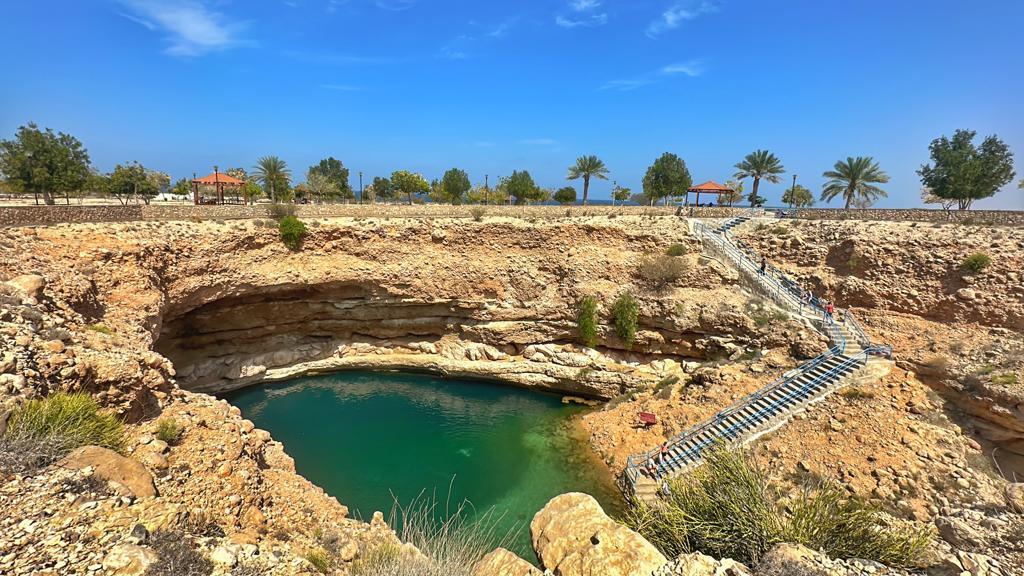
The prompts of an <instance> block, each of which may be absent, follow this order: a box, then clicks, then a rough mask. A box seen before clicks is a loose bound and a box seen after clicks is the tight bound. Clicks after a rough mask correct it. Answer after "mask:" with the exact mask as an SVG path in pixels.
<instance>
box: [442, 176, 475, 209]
mask: <svg viewBox="0 0 1024 576" xmlns="http://www.w3.org/2000/svg"><path fill="white" fill-rule="evenodd" d="M472 187H473V186H472V184H470V183H469V174H466V171H465V170H459V169H458V168H451V169H449V170H448V171H447V172H445V173H444V176H442V177H441V193H442V195H443V196H444V198H445V200H446V201H447V202H450V203H452V204H462V201H463V200H465V198H466V194H467V193H468V192H469V189H470V188H472Z"/></svg>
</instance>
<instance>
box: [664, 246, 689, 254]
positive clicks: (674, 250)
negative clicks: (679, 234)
mask: <svg viewBox="0 0 1024 576" xmlns="http://www.w3.org/2000/svg"><path fill="white" fill-rule="evenodd" d="M684 254H686V246H683V245H682V244H672V245H671V246H669V247H668V248H666V249H665V255H666V256H682V255H684Z"/></svg>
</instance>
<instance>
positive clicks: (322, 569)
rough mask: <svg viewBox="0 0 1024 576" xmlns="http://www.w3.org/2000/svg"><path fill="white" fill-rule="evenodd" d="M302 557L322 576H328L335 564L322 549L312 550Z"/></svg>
mask: <svg viewBox="0 0 1024 576" xmlns="http://www.w3.org/2000/svg"><path fill="white" fill-rule="evenodd" d="M302 557H303V558H304V559H305V560H306V562H309V563H310V564H311V565H312V566H313V568H314V569H316V571H317V572H319V573H321V574H327V572H328V571H329V570H330V569H331V565H332V564H333V562H332V561H331V557H330V556H329V555H328V554H327V551H326V550H323V549H320V548H311V549H309V550H307V551H306V553H305V554H303V555H302Z"/></svg>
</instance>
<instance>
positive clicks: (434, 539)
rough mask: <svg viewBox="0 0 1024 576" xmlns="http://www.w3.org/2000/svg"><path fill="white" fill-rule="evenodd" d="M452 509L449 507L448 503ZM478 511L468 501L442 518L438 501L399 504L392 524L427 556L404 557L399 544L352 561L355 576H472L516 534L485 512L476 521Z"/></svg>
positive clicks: (394, 512)
mask: <svg viewBox="0 0 1024 576" xmlns="http://www.w3.org/2000/svg"><path fill="white" fill-rule="evenodd" d="M445 506H447V504H445ZM471 513H472V508H471V507H469V505H468V503H466V502H463V503H462V504H461V505H459V506H458V507H457V508H456V509H455V511H454V512H452V513H450V514H444V515H441V514H439V510H438V508H437V502H436V501H434V500H432V499H430V500H428V499H422V500H421V499H417V500H414V501H413V502H412V503H411V504H409V505H408V506H406V507H400V506H397V505H396V506H395V508H394V509H393V510H392V512H391V518H390V520H389V522H388V524H389V525H391V526H401V527H402V528H401V531H400V534H399V538H400V539H401V540H402V541H404V542H408V543H410V544H412V545H414V546H415V547H416V548H417V549H419V550H420V551H421V552H422V553H423V555H424V556H425V558H424V557H421V556H418V555H413V554H406V553H403V551H402V550H401V548H400V547H399V546H397V545H396V544H383V545H381V546H378V547H376V548H372V549H370V550H368V551H367V553H366V554H365V555H364V556H363V557H362V558H360V559H359V560H357V561H355V562H353V563H352V566H351V570H350V574H352V576H394V575H396V574H401V575H406V574H409V575H413V574H414V575H416V576H471V575H472V574H474V568H475V566H476V564H477V563H478V562H479V561H480V559H481V558H483V556H484V555H485V554H487V553H488V552H490V551H491V550H493V549H494V548H495V547H496V546H503V547H508V544H509V542H511V540H512V536H513V535H514V534H512V533H508V534H498V533H497V532H496V531H495V528H496V521H497V520H498V518H497V517H495V516H494V515H493V512H485V513H482V514H480V515H477V516H475V518H473V519H471V518H470V516H469V515H470V514H471Z"/></svg>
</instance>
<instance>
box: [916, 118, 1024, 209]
mask: <svg viewBox="0 0 1024 576" xmlns="http://www.w3.org/2000/svg"><path fill="white" fill-rule="evenodd" d="M976 134H977V133H976V132H975V131H974V130H957V131H956V132H954V133H953V138H952V139H950V138H947V137H945V136H942V137H940V138H936V139H935V140H932V143H931V145H930V146H929V147H928V150H929V151H930V152H931V158H932V162H933V164H925V165H923V166H921V169H920V170H918V171H917V174H918V175H919V176H920V177H921V183H922V184H924V186H925V187H926V188H928V189H930V190H931V193H932V194H934V195H935V196H936V197H938V198H943V199H947V200H956V202H957V206H958V207H959V208H960V210H969V209H970V208H971V204H972V203H973V202H974V201H975V200H980V199H982V198H991V197H992V196H994V195H995V193H996V192H998V191H999V189H1000V188H1002V187H1003V186H1005V185H1007V184H1009V183H1010V182H1012V181H1013V177H1014V172H1013V153H1012V152H1010V147H1009V146H1007V145H1006V143H1005V142H1003V141H1002V140H1000V139H999V138H997V137H996V136H995V135H993V136H987V137H986V138H985V139H984V140H983V141H982V142H981V146H975V145H974V136H975V135H976Z"/></svg>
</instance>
